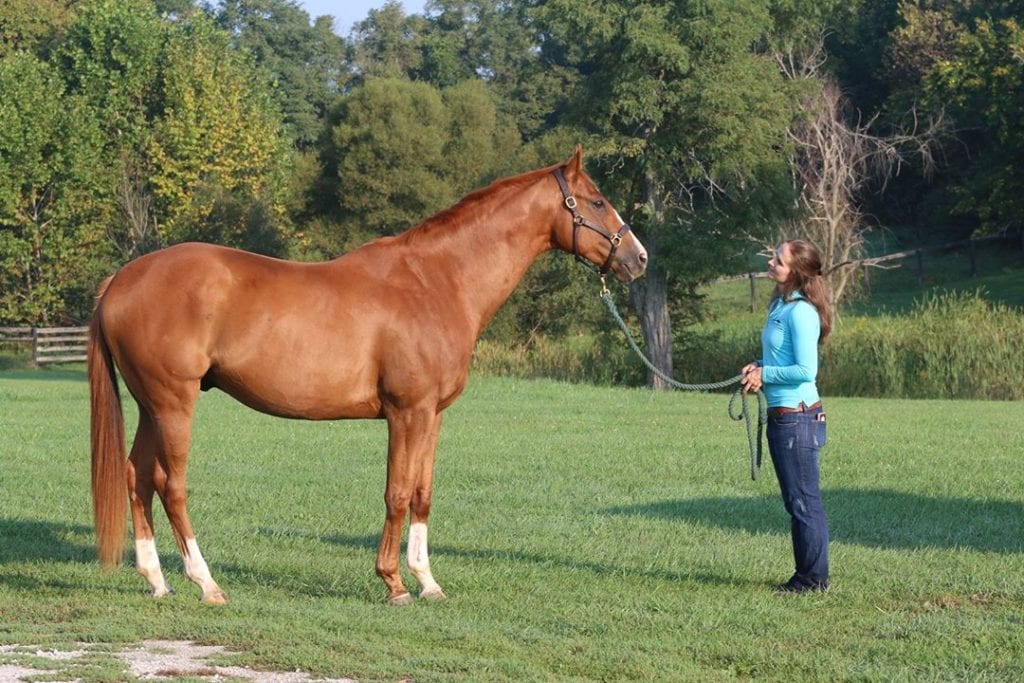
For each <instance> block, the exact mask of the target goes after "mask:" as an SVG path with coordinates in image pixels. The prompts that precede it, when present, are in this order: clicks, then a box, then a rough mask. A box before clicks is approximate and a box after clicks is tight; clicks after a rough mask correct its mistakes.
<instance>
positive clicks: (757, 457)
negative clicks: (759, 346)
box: [601, 287, 768, 481]
mask: <svg viewBox="0 0 1024 683" xmlns="http://www.w3.org/2000/svg"><path fill="white" fill-rule="evenodd" d="M601 300H602V301H604V305H605V306H607V307H608V312H609V313H611V314H612V318H614V319H615V322H616V323H618V325H619V327H620V328H621V329H622V332H623V334H625V335H626V341H627V342H629V346H630V347H631V348H632V349H633V351H635V352H636V355H638V356H640V360H642V361H643V362H644V365H646V366H647V369H648V370H650V371H651V372H653V373H654V374H655V375H657V376H658V377H660V378H661V379H663V380H665V382H667V383H668V385H669V386H671V387H673V388H675V389H680V390H682V391H712V390H714V389H725V388H726V387H730V386H732V385H733V384H739V382H740V380H742V379H743V375H736V376H735V377H731V378H729V379H726V380H722V381H721V382H711V383H710V384H684V383H682V382H677V381H676V380H674V379H673V378H671V377H669V376H668V375H666V374H665V373H664V372H662V371H661V370H659V369H658V368H656V367H655V366H654V364H653V363H652V362H651V361H650V360H648V359H647V356H645V355H644V352H643V351H641V350H640V347H639V346H638V345H637V343H636V340H635V339H633V335H632V334H631V333H630V331H629V328H628V327H627V326H626V321H625V320H623V319H622V316H621V315H619V309H618V308H616V307H615V301H614V300H613V299H612V293H611V292H610V291H608V288H607V287H604V290H603V291H602V292H601ZM737 403H739V404H740V410H739V412H737V410H736V404H737ZM757 407H758V411H757V421H756V422H755V421H754V417H753V416H752V415H751V414H750V407H749V405H748V401H747V394H745V393H743V389H742V386H741V387H737V388H736V391H734V392H733V394H732V397H731V398H730V399H729V417H730V418H731V419H733V420H736V421H737V422H738V421H739V420H744V421H745V422H746V426H747V444H748V445H749V446H750V478H751V479H753V480H755V481H756V480H757V473H758V471H760V469H761V456H762V453H763V449H762V445H761V437H762V435H763V434H764V425H765V423H766V422H767V421H768V403H767V402H766V401H765V398H764V393H763V392H761V391H758V392H757Z"/></svg>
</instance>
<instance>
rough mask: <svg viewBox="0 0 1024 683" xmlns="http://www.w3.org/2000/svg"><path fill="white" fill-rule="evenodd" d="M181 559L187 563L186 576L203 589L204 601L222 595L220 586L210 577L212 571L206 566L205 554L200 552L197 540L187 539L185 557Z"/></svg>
mask: <svg viewBox="0 0 1024 683" xmlns="http://www.w3.org/2000/svg"><path fill="white" fill-rule="evenodd" d="M181 559H182V560H184V562H185V576H187V577H188V578H189V579H190V580H191V581H192V582H193V583H195V584H197V585H198V586H199V587H200V588H202V589H203V598H204V599H205V598H207V597H210V596H213V595H216V594H219V593H221V590H220V586H218V585H217V583H216V582H215V581H214V580H213V577H212V576H210V569H209V567H207V566H206V560H204V559H203V554H202V553H201V552H199V544H198V543H196V539H194V538H187V539H185V555H184V556H183V557H182V558H181Z"/></svg>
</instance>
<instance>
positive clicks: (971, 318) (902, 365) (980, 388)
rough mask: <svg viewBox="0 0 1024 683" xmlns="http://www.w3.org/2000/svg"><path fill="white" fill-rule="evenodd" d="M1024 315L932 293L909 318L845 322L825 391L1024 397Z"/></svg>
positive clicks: (964, 296) (830, 356) (825, 374)
mask: <svg viewBox="0 0 1024 683" xmlns="http://www.w3.org/2000/svg"><path fill="white" fill-rule="evenodd" d="M1022 345H1024V314H1021V313H1020V312H1019V311H1016V310H1014V309H1012V308H1010V307H1008V306H1006V305H1004V304H998V303H991V302H988V301H986V300H985V299H984V298H982V296H981V295H980V293H978V292H973V293H948V294H939V295H933V296H931V297H928V298H926V299H923V300H920V301H918V302H916V303H915V305H914V307H913V309H912V310H911V311H910V313H909V314H908V315H905V316H892V315H881V316H878V317H873V318H860V317H858V318H852V319H849V320H844V321H842V322H841V324H840V325H839V329H838V330H837V332H836V334H835V335H834V336H833V338H832V340H831V342H830V343H829V344H828V345H827V346H826V347H825V350H824V353H823V356H822V368H821V372H820V374H819V384H820V385H821V388H822V391H823V392H824V393H831V394H840V395H845V396H879V397H891V398H963V399H1020V398H1024V387H1022V385H1021V382H1020V379H1019V378H1020V377H1022V376H1024V355H1022V354H1021V353H1020V349H1021V347H1022Z"/></svg>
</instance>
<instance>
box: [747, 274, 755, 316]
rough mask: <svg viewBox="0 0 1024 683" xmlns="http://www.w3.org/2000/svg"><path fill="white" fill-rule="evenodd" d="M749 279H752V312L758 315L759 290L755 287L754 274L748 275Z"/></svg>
mask: <svg viewBox="0 0 1024 683" xmlns="http://www.w3.org/2000/svg"><path fill="white" fill-rule="evenodd" d="M747 277H749V278H750V312H751V313H757V308H756V306H757V288H756V287H755V285H754V274H753V273H748V274H747Z"/></svg>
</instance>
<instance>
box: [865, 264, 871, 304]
mask: <svg viewBox="0 0 1024 683" xmlns="http://www.w3.org/2000/svg"><path fill="white" fill-rule="evenodd" d="M863 268H864V294H865V295H867V296H871V276H870V275H869V273H870V272H871V266H869V265H868V264H866V263H865V264H864V266H863Z"/></svg>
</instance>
